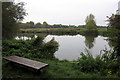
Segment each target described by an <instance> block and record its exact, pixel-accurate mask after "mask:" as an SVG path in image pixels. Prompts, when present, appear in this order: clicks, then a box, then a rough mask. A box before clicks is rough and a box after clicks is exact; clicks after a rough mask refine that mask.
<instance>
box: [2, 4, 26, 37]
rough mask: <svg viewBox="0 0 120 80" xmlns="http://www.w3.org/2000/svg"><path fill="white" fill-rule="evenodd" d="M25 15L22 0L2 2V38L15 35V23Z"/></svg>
mask: <svg viewBox="0 0 120 80" xmlns="http://www.w3.org/2000/svg"><path fill="white" fill-rule="evenodd" d="M26 15H27V13H26V11H25V9H24V3H23V2H20V3H15V2H2V37H3V39H12V38H13V37H14V36H15V35H16V33H17V31H18V26H17V25H18V24H17V23H19V22H21V21H22V20H23V19H24V16H26Z"/></svg>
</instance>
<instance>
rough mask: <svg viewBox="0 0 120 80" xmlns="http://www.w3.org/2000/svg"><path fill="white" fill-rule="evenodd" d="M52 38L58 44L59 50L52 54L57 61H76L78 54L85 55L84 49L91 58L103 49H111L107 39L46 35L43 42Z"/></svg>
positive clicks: (100, 37)
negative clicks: (82, 53)
mask: <svg viewBox="0 0 120 80" xmlns="http://www.w3.org/2000/svg"><path fill="white" fill-rule="evenodd" d="M53 37H54V39H55V40H56V41H57V42H58V43H59V49H58V51H56V52H55V53H54V55H55V57H56V58H57V59H59V60H69V61H73V60H77V59H78V58H79V57H80V53H81V52H84V53H85V52H86V49H87V50H88V51H89V52H90V53H91V54H92V55H93V57H96V56H97V55H99V54H100V52H101V50H104V49H105V48H106V49H107V50H110V49H111V47H110V44H109V42H108V41H107V40H106V39H108V37H102V36H97V37H94V36H82V35H75V36H70V35H69V36H68V35H63V36H58V35H48V36H47V37H46V38H45V39H44V41H45V42H48V41H50V40H51V39H52V38H53Z"/></svg>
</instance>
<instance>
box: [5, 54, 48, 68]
mask: <svg viewBox="0 0 120 80" xmlns="http://www.w3.org/2000/svg"><path fill="white" fill-rule="evenodd" d="M4 59H6V60H9V61H12V62H15V63H18V64H21V65H25V66H28V67H31V68H34V69H37V70H39V69H41V68H43V67H46V66H48V64H45V63H42V62H38V61H34V60H30V59H27V58H23V57H18V56H8V57H4Z"/></svg>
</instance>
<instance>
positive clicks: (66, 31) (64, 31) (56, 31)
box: [20, 28, 111, 37]
mask: <svg viewBox="0 0 120 80" xmlns="http://www.w3.org/2000/svg"><path fill="white" fill-rule="evenodd" d="M110 32H111V31H110V30H107V29H98V30H91V31H89V30H87V29H80V28H45V29H21V30H20V33H45V34H53V35H76V34H81V35H88V34H90V35H92V34H96V35H101V36H106V37H108V36H109V35H110Z"/></svg>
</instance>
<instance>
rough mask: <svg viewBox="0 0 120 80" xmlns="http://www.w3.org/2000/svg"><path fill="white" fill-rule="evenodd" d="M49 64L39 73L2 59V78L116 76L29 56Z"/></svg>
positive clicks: (69, 63) (66, 62) (67, 63)
mask: <svg viewBox="0 0 120 80" xmlns="http://www.w3.org/2000/svg"><path fill="white" fill-rule="evenodd" d="M31 59H33V60H37V61H41V62H44V63H47V64H49V66H48V67H46V68H44V69H43V70H42V71H41V73H35V71H31V70H28V69H24V68H22V67H20V66H18V65H15V64H14V65H13V64H11V63H9V62H8V61H5V60H3V78H117V76H115V75H107V76H102V75H100V73H84V72H81V71H79V70H77V69H75V68H74V65H73V63H72V62H69V61H58V60H45V59H38V58H31Z"/></svg>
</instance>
